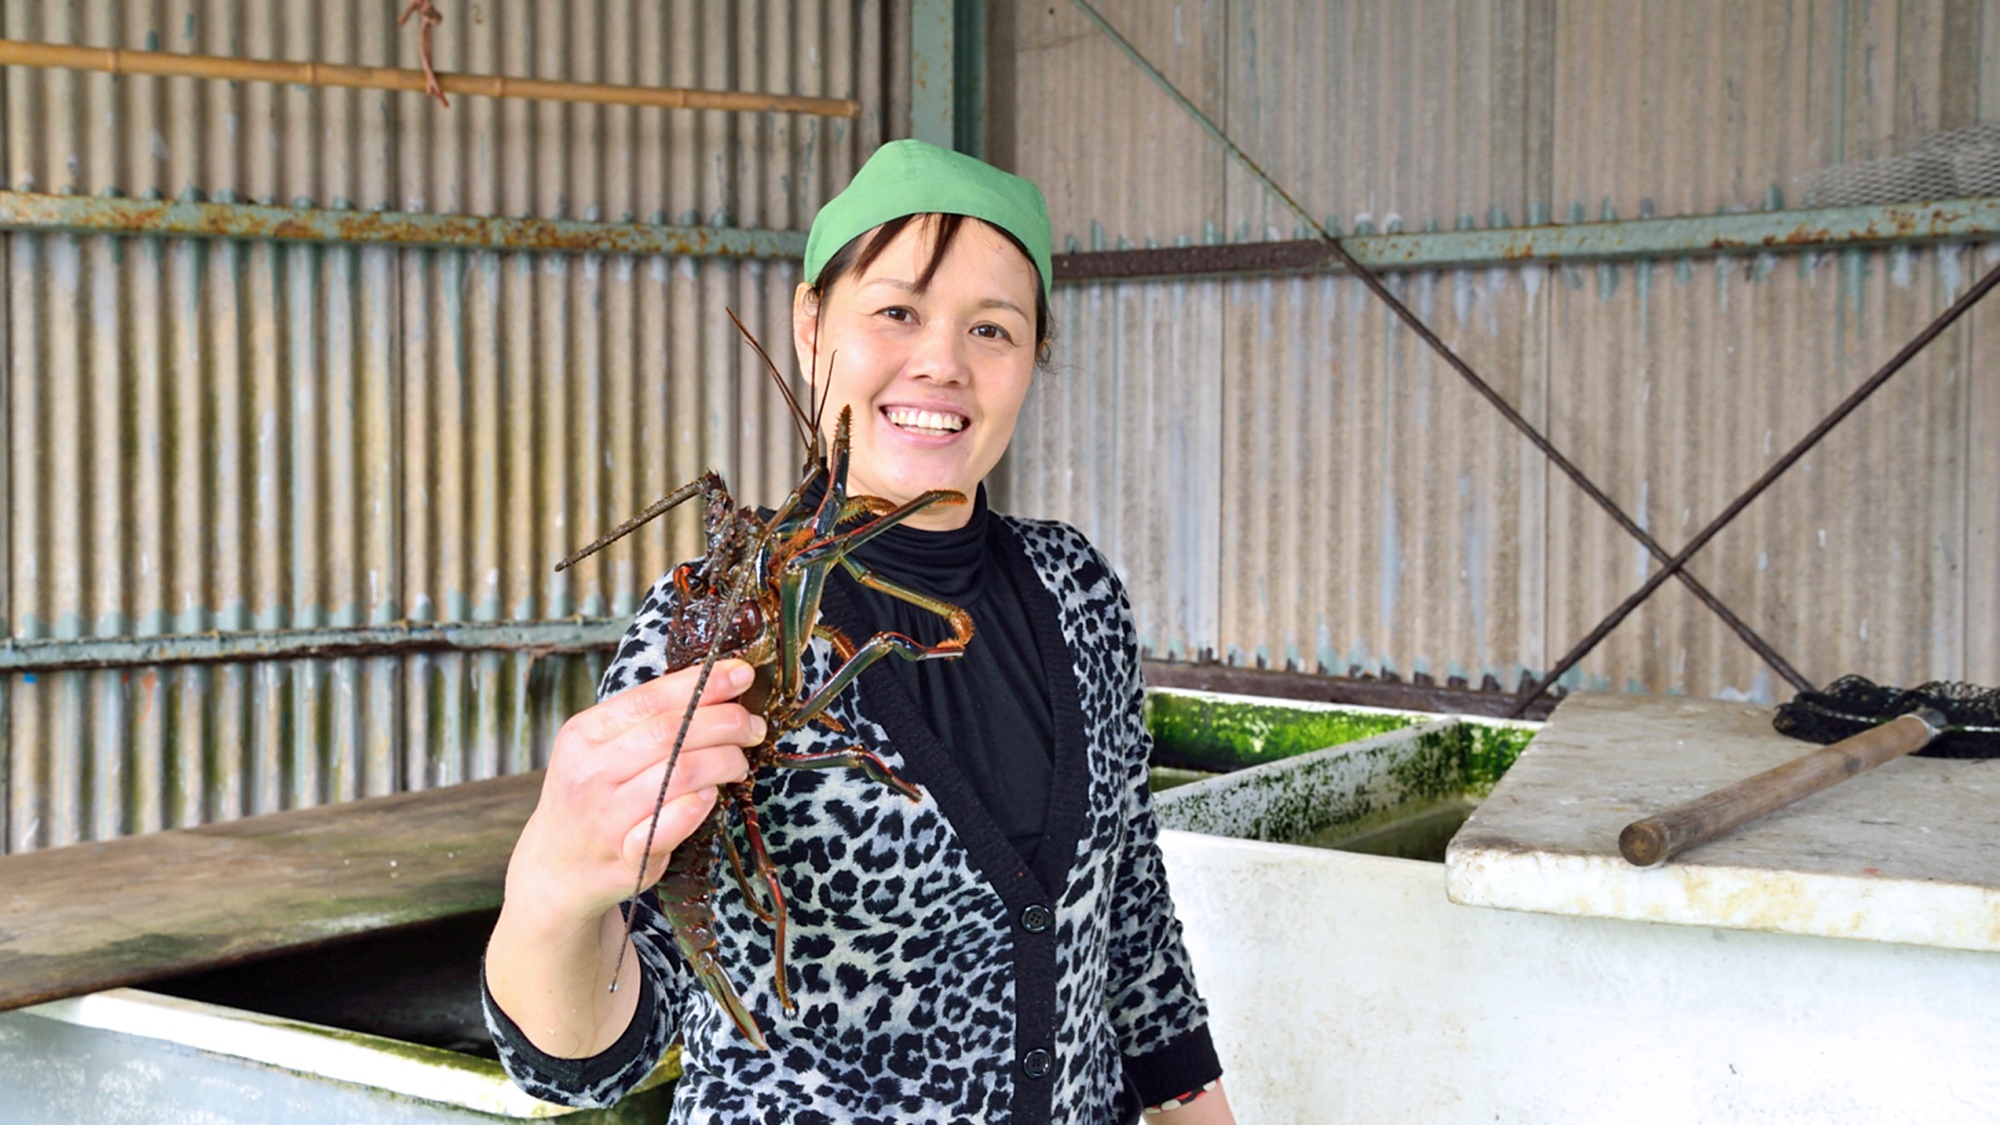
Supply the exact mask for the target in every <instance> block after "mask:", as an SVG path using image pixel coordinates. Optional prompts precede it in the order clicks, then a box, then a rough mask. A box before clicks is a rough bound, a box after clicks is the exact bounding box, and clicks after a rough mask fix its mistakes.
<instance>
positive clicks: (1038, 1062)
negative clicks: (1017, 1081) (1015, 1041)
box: [1021, 1047, 1056, 1078]
mask: <svg viewBox="0 0 2000 1125" xmlns="http://www.w3.org/2000/svg"><path fill="white" fill-rule="evenodd" d="M1055 1064H1056V1060H1055V1056H1053V1055H1051V1054H1049V1053H1048V1052H1047V1051H1044V1050H1042V1049H1041V1048H1040V1047H1037V1048H1035V1049H1034V1050H1032V1051H1029V1052H1028V1053H1027V1054H1025V1055H1023V1056H1021V1073H1022V1074H1025V1075H1027V1076H1028V1077H1030V1078H1044V1077H1047V1075H1048V1073H1049V1068H1050V1067H1052V1066H1054V1065H1055Z"/></svg>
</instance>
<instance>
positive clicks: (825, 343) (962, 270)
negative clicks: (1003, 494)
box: [792, 214, 1048, 530]
mask: <svg viewBox="0 0 2000 1125" xmlns="http://www.w3.org/2000/svg"><path fill="white" fill-rule="evenodd" d="M857 246H858V247H860V249H859V251H858V252H856V250H855V248H856V247H857ZM1041 300H1042V297H1041V286H1040V285H1039V284H1037V279H1036V277H1035V270H1034V267H1033V266H1032V265H1031V264H1029V261H1028V255H1027V253H1026V252H1025V251H1023V250H1022V249H1021V246H1020V243H1019V242H1018V241H1017V240H1016V239H1014V238H1013V237H1012V236H1010V235H1008V234H1006V233H1004V232H1002V231H1001V230H1000V229H998V228H997V227H994V226H991V225H989V224H987V223H985V222H981V221H979V220H976V219H975V220H967V219H965V218H964V217H963V216H960V215H949V214H944V215H941V214H930V215H924V216H921V217H918V218H916V219H914V220H912V219H910V218H897V219H893V220H890V221H889V222H888V223H884V224H883V225H881V226H879V227H876V228H874V229H872V230H870V231H869V232H867V233H866V234H863V235H861V236H859V237H857V238H856V239H854V240H853V241H852V242H849V243H848V244H847V245H846V246H845V247H843V248H842V249H841V251H840V252H839V253H838V254H836V255H835V256H834V258H833V259H832V260H830V261H829V262H828V263H827V266H826V268H824V269H823V270H821V272H820V274H819V280H818V281H817V282H816V283H814V284H811V285H806V284H801V285H800V286H799V291H798V295H797V296H796V297H795V298H794V301H793V307H792V325H793V328H792V332H793V342H794V344H795V345H796V347H797V348H798V352H799V366H800V367H801V369H804V370H814V369H815V367H816V362H817V361H816V358H815V357H818V356H824V357H826V362H825V365H824V367H825V370H824V373H823V379H819V380H816V386H815V388H814V389H815V390H816V391H820V392H822V393H824V394H825V395H826V396H827V413H826V418H828V419H832V418H834V417H837V416H838V415H839V413H840V411H841V409H842V408H843V407H852V408H853V411H854V430H853V439H852V440H853V444H854V460H853V463H852V467H851V468H850V469H849V470H848V487H849V488H850V489H851V490H852V491H854V492H857V493H864V494H869V495H874V496H880V497H882V498H883V499H886V500H889V501H891V502H893V503H897V504H901V503H904V502H906V501H908V500H912V499H914V498H916V497H917V496H918V495H919V494H921V493H922V492H924V491H925V490H926V489H932V488H950V489H956V490H957V491H959V492H963V493H965V494H966V495H968V496H970V495H972V493H973V492H974V490H976V489H977V488H978V486H979V482H981V481H983V480H985V479H986V474H987V473H989V472H991V471H992V469H993V466H994V465H995V464H996V463H998V462H999V460H1000V455H1001V454H1002V453H1004V452H1006V450H1007V443H1008V441H1009V440H1011V439H1012V438H1013V436H1014V422H1015V419H1017V418H1018V417H1019V416H1020V413H1021V402H1022V400H1023V399H1024V398H1026V397H1027V393H1028V384H1029V382H1030V380H1031V379H1032V378H1033V376H1034V372H1035V364H1036V360H1037V357H1038V355H1039V352H1040V344H1041V341H1042V338H1043V336H1042V331H1043V325H1045V324H1046V323H1047V319H1048V318H1047V316H1046V315H1044V312H1043V309H1042V307H1041V305H1040V304H1039V302H1040V301H1041ZM820 383H823V385H818V384H820ZM971 515H972V513H971V512H970V511H969V510H968V509H966V508H965V507H964V506H962V505H952V506H947V505H939V506H938V507H936V508H933V509H931V510H930V511H928V512H925V513H924V514H923V515H922V516H920V517H918V518H917V519H916V520H913V521H912V525H913V526H916V527H922V528H927V529H930V530H949V529H951V528H954V527H963V526H964V525H965V524H966V522H967V521H968V520H970V519H971Z"/></svg>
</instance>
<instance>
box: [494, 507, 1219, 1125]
mask: <svg viewBox="0 0 2000 1125" xmlns="http://www.w3.org/2000/svg"><path fill="white" fill-rule="evenodd" d="M996 515H997V513H996ZM1000 518H1001V519H1003V520H1004V521H1005V526H1006V529H1007V530H1008V531H1009V532H1011V536H1012V540H1013V541H1014V543H1015V545H1016V546H1017V548H1018V549H1017V550H1015V551H1011V552H1003V557H1005V558H1006V561H1007V565H1010V566H1015V567H1025V568H1029V569H1028V570H1027V571H1026V572H1021V571H1017V573H1026V574H1028V575H1031V576H1032V577H1033V578H1034V579H1037V580H1038V582H1039V585H1037V583H1035V582H1023V583H1021V585H1022V587H1023V588H1025V589H1030V590H1041V589H1045V590H1046V591H1047V593H1048V595H1049V596H1048V597H1047V598H1046V599H1037V600H1040V601H1041V603H1042V604H1039V605H1035V604H1031V605H1030V606H1029V615H1030V618H1031V619H1032V621H1033V626H1034V628H1035V630H1036V640H1037V647H1038V648H1039V649H1040V651H1041V653H1042V658H1043V666H1044V673H1045V675H1046V676H1047V677H1048V683H1049V685H1050V689H1051V697H1052V699H1053V701H1054V707H1055V720H1056V721H1055V730H1056V746H1055V748H1054V754H1053V758H1054V781H1053V785H1052V789H1051V794H1050V803H1049V811H1048V823H1047V829H1046V834H1045V836H1044V839H1043V844H1042V846H1041V847H1040V849H1039V850H1038V852H1037V855H1036V860H1035V863H1034V864H1033V865H1032V866H1030V865H1028V864H1026V863H1024V862H1023V861H1022V859H1021V857H1020V855H1019V853H1018V852H1017V851H1016V850H1015V849H1014V847H1013V846H1012V844H1011V843H1009V841H1008V840H1007V838H1006V837H1005V835H1004V834H1002V832H1001V830H1000V828H999V827H998V826H997V825H996V824H994V823H993V821H992V820H991V818H990V817H988V816H987V815H986V813H985V810H984V809H983V808H982V807H981V806H980V804H979V802H978V800H977V798H976V797H975V796H974V794H973V791H972V789H971V787H970V784H969V783H968V782H967V781H966V780H965V778H964V776H963V775H962V774H960V773H959V772H958V770H957V768H956V767H955V766H954V765H953V764H952V762H951V760H950V758H949V756H948V755H947V753H946V751H945V750H944V748H943V746H942V745H941V744H940V743H939V741H938V740H937V739H936V737H935V736H934V735H932V734H931V733H930V731H929V729H928V727H927V726H926V725H925V724H924V722H923V721H922V719H921V718H920V717H919V716H918V714H917V712H916V710H915V703H914V701H913V700H911V699H910V698H909V696H908V695H907V694H905V693H904V692H902V690H901V689H900V687H899V686H898V685H897V683H896V681H895V679H894V678H893V677H892V676H891V675H889V674H888V673H887V670H886V669H885V668H881V667H879V666H878V667H877V668H873V669H870V670H869V671H868V672H864V673H863V674H862V676H861V677H860V678H859V680H858V681H857V683H856V685H855V686H854V687H853V688H852V689H850V690H849V691H847V692H844V693H843V694H842V696H841V697H840V698H839V699H837V700H836V701H835V703H834V704H833V705H832V707H831V708H830V713H831V714H832V715H833V716H834V718H836V719H838V720H839V722H840V724H841V726H842V727H844V728H845V730H846V733H845V734H843V735H835V734H833V733H831V732H828V731H823V730H821V729H819V728H817V727H814V728H811V729H808V730H805V731H800V732H798V733H797V734H795V735H793V736H792V737H791V742H790V745H791V747H792V748H793V749H796V750H809V749H830V748H835V747H839V746H845V745H852V744H854V743H856V742H859V743H861V744H862V745H864V746H866V747H867V748H868V749H869V750H871V751H873V752H874V753H876V754H877V755H879V756H880V757H881V758H882V760H883V761H884V762H885V763H887V764H888V765H889V766H890V768H892V769H894V770H895V771H897V773H898V774H900V775H901V776H902V777H904V778H906V779H908V780H910V781H913V782H915V783H917V784H918V785H919V786H921V787H922V789H923V794H924V795H923V799H922V800H921V801H920V802H914V803H913V802H910V801H907V800H904V799H901V798H899V797H897V796H895V795H894V794H892V793H890V792H889V791H887V790H886V789H884V788H883V787H882V786H881V785H879V784H877V783H875V782H872V781H870V780H868V779H867V778H866V777H864V776H862V775H861V774H860V773H859V772H858V771H852V770H839V769H834V770H771V771H766V772H765V773H764V774H763V775H760V776H759V777H758V778H757V779H756V799H757V805H758V808H759V810H760V814H761V819H762V821H763V827H764V834H765V843H766V845H767V847H768V848H769V851H770V854H771V857H772V859H773V860H774V861H775V862H776V864H777V867H778V870H779V871H780V873H781V878H782V879H783V881H784V885H785V891H786V896H787V900H788V903H789V905H790V910H791V934H792V936H791V942H790V945H791V948H790V951H789V962H788V963H789V972H790V983H791V992H792V996H793V998H794V999H795V1000H796V1002H797V1004H798V1014H797V1015H796V1016H787V1015H785V1014H784V1012H783V1011H782V1009H781V1008H780V1007H779V1005H778V1002H777V998H776V992H775V990H774V989H773V987H772V981H771V965H772V962H773V957H772V948H771V946H772V934H771V931H770V929H769V927H767V926H765V925H764V924H762V923H760V922H758V921H757V920H756V918H755V916H754V915H753V914H752V912H751V910H750V908H749V906H748V904H747V903H746V902H745V901H744V899H743V896H742V893H741V891H740V890H739V889H738V888H737V886H736V885H735V881H734V880H732V879H729V878H727V877H723V878H721V879H719V882H718V890H717V894H716V899H715V908H716V919H717V937H718V940H719V942H720V945H721V949H722V951H723V956H724V957H725V959H726V964H727V967H728V971H729V973H730V979H731V980H732V982H733V983H735V985H736V987H737V990H738V991H739V993H741V994H742V996H743V999H744V1001H745V1003H746V1004H748V1005H749V1007H750V1009H751V1011H752V1012H754V1013H755V1014H756V1017H757V1020H758V1022H759V1024H760V1025H761V1026H762V1027H763V1029H764V1033H765V1036H766V1038H767V1039H768V1041H769V1043H770V1047H771V1049H770V1052H769V1053H768V1054H765V1053H762V1052H759V1051H757V1050H756V1049H755V1048H753V1047H751V1046H750V1045H749V1044H748V1043H746V1042H744V1041H743V1039H742V1038H741V1037H740V1036H739V1035H738V1034H737V1032H736V1030H735V1028H734V1027H733V1025H731V1023H730V1022H729V1020H728V1018H727V1017H726V1016H725V1015H724V1014H723V1012H722V1011H721V1009H720V1008H719V1007H718V1006H717V1005H716V1004H715V1002H714V1001H713V1000H712V999H711V998H710V997H709V996H708V994H707V993H706V992H704V991H703V990H702V989H701V987H700V985H699V984H698V983H696V982H695V981H694V979H693V977H692V975H691V974H690V973H689V972H688V971H687V969H686V967H685V964H684V963H683V962H682V960H681V957H680V954H679V951H678V950H677V948H676V947H675V946H674V943H673V939H672V936H671V935H670V934H669V933H668V932H667V930H666V929H665V923H664V921H663V920H662V918H661V916H660V913H659V911H658V909H657V907H656V906H655V905H654V904H653V902H652V901H651V899H650V896H647V897H646V898H642V899H641V901H640V903H639V905H638V907H637V909H638V911H639V918H638V922H637V926H636V932H635V934H634V943H635V946H636V948H637V950H638V953H639V956H640V958H641V959H642V962H643V964H644V966H645V970H646V972H645V987H644V989H643V992H642V995H641V998H640V1009H639V1013H638V1015H637V1016H636V1017H635V1018H634V1020H633V1023H632V1026H631V1027H630V1028H629V1029H628V1030H627V1032H626V1034H625V1036H624V1038H623V1039H621V1040H620V1041H619V1042H618V1043H617V1044H615V1045H614V1046H612V1047H611V1048H610V1049H608V1050H607V1051H605V1052H604V1053H603V1054H602V1055H599V1056H596V1057H595V1058H592V1059H583V1060H567V1059H558V1058H553V1057H551V1056H548V1055H545V1054H542V1053H541V1052H540V1051H538V1050H536V1049H535V1048H534V1046H533V1045H532V1044H530V1043H528V1042H527V1040H526V1039H525V1038H523V1037H522V1036H521V1035H520V1032H519V1029H518V1028H516V1027H514V1025H513V1024H512V1021H510V1020H509V1019H508V1018H507V1017H506V1015H505V1014H504V1013H502V1012H500V1011H498V1009H497V1008H496V1007H495V1006H494V1005H493V1003H492V999H491V996H490V994H489V995H488V996H487V1000H486V1007H487V1019H488V1023H489V1025H490V1026H491V1027H492V1029H493V1033H494V1039H495V1042H496V1044H497V1045H498V1046H499V1049H500V1058H501V1062H502V1063H503V1064H504V1065H505V1066H506V1068H507V1071H508V1073H509V1074H511V1075H512V1076H513V1077H514V1079H515V1081H516V1082H517V1083H518V1084H520V1085H521V1086H522V1087H523V1088H524V1089H525V1090H527V1091H528V1092H529V1093H532V1094H534V1095H536V1096H538V1097H541V1098H544V1099H547V1100H550V1101H555V1102H561V1103H564V1104H569V1105H581V1106H602V1105H607V1104H610V1103H611V1102H613V1101H616V1100H617V1099H618V1098H619V1097H620V1096H621V1095H622V1094H623V1093H625V1092H626V1091H627V1090H629V1089H631V1088H632V1087H633V1086H634V1085H635V1084H637V1083H638V1082H639V1081H640V1080H641V1079H642V1078H644V1077H645V1075H646V1074H647V1073H648V1072H649V1071H650V1070H651V1069H652V1067H653V1064H654V1062H655V1061H656V1060H657V1059H658V1058H659V1057H660V1055H661V1054H662V1052H664V1050H665V1049H666V1047H667V1046H668V1044H669V1043H670V1042H671V1041H672V1039H673V1037H674V1036H675V1034H676V1033H678V1034H680V1035H681V1036H682V1038H683V1052H682V1056H681V1060H682V1067H683V1076H682V1078H681V1080H680V1083H679V1086H678V1088H677V1089H676V1091H675V1095H674V1110H673V1117H672V1120H673V1121H675V1122H742V1121H769V1122H828V1123H832V1122H907V1121H936V1122H944V1121H977V1122H1009V1123H1016V1125H1029V1123H1041V1122H1076V1123H1085V1122H1089V1123H1097V1122H1108V1121H1129V1120H1132V1119H1134V1118H1136V1116H1137V1112H1138V1107H1139V1106H1140V1105H1148V1104H1153V1103H1154V1102H1157V1101H1159V1100H1162V1099H1164V1098H1167V1097H1171V1096H1172V1095H1173V1094H1174V1093H1176V1092H1178V1091H1181V1090H1186V1089H1192V1088H1195V1087H1196V1086H1199V1085H1201V1084H1202V1083H1204V1082H1206V1081H1208V1080H1210V1079H1213V1078H1214V1077H1216V1076H1217V1075H1219V1074H1220V1073H1221V1068H1220V1066H1219V1065H1218V1064H1217V1062H1216V1059H1215V1054H1214V1049H1213V1047H1212V1045H1211V1044H1210V1041H1209V1036H1208V1029H1207V1009H1206V1006H1205V1005H1204V1004H1203V1002H1202V1000H1201V997H1200V996H1199V994H1198V993H1197V992H1196V990H1195V983H1194V977H1193V974H1192V971H1191V969H1190V967H1189V964H1188V958H1187V954H1186V951H1185V950H1184V949H1183V947H1182V943H1181V931H1180V924H1179V922H1178V921H1177V920H1176V919H1175V917H1174V913H1173V905H1172V903H1171V901H1170V900H1169V898H1168V893H1167V883H1166V878H1165V875H1164V872H1163V870H1162V865H1161V860H1160V853H1159V849H1158V847H1157V844H1156V838H1157V834H1158V828H1157V825H1156V823H1155V821H1154V818H1153V811H1152V803H1151V797H1150V791H1149V786H1148V761H1147V760H1148V757H1149V755H1150V753H1151V749H1152V742H1151V739H1150V737H1149V736H1148V734H1147V733H1146V728H1145V725H1144V722H1143V718H1142V711H1141V706H1142V701H1143V694H1142V682H1141V679H1140V670H1139V661H1138V646H1137V638H1136V636H1135V634H1134V631H1133V627H1132V618H1131V611H1130V606H1129V602H1128V600H1127V598H1126V596H1125V592H1124V589H1123V587H1122V586H1121V585H1120V583H1119V581H1118V579H1117V577H1116V576H1115V575H1114V574H1113V573H1112V570H1111V567H1110V566H1109V564H1108V563H1106V561H1105V560H1104V559H1103V557H1102V556H1100V555H1099V554H1098V553H1097V551H1096V550H1095V549H1094V548H1093V547H1091V545H1090V544H1089V542H1088V541H1086V540H1085V539H1084V537H1083V536H1082V535H1081V534H1080V533H1078V532H1077V531H1076V530H1074V529H1073V528H1070V527H1068V526H1066V525H1064V524H1060V523H1053V522H1044V521H1034V520H1023V519H1016V518H1014V517H1005V516H1002V517H1000ZM673 596H674V593H673V586H672V583H671V582H670V581H669V580H667V579H664V578H663V579H662V580H661V581H660V582H659V583H658V584H656V585H655V586H654V587H653V589H652V590H651V591H650V592H649V594H648V595H647V598H646V601H645V603H644V605H643V606H642V608H641V609H640V612H639V614H638V616H637V618H636V619H635V620H634V622H633V624H632V627H631V629H630V630H629V631H628V632H627V633H626V635H625V639H624V642H623V643H622V645H621V646H620V648H619V651H618V655H617V657H616V659H615V660H614V662H613V663H612V665H611V667H610V668H609V669H608V670H607V671H606V673H605V676H604V680H603V684H602V687H601V690H600V696H608V695H611V694H613V693H615V692H618V691H621V690H623V689H625V688H627V687H630V686H632V685H634V684H637V683H642V682H644V681H646V680H650V679H652V678H654V677H656V676H658V675H660V674H661V673H662V672H663V670H664V669H663V668H662V667H661V659H660V653H661V646H660V641H659V638H660V635H661V633H660V630H661V627H662V626H661V622H662V621H663V620H664V618H665V616H666V614H665V610H666V608H667V605H668V599H670V598H672V597H673ZM822 612H823V613H824V614H825V615H826V617H827V619H828V620H829V621H830V622H832V623H833V624H834V625H836V626H838V627H840V628H841V629H842V630H843V631H844V632H846V633H848V635H850V636H856V637H860V636H865V635H867V633H868V630H867V629H866V628H865V627H863V626H862V624H861V623H860V622H859V621H858V620H857V607H856V605H855V604H854V603H853V599H851V598H850V597H849V596H847V594H846V593H845V591H844V590H842V589H841V587H840V586H839V584H836V583H829V585H828V588H827V594H826V598H825V602H824V604H823V606H822ZM832 660H833V653H832V650H831V646H830V645H828V644H827V643H826V642H825V641H824V640H818V639H815V640H814V641H813V643H812V648H811V651H810V653H809V654H808V657H807V683H808V684H810V685H816V684H819V683H823V682H824V681H825V679H826V677H827V676H828V675H829V674H830V672H831V662H832Z"/></svg>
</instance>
